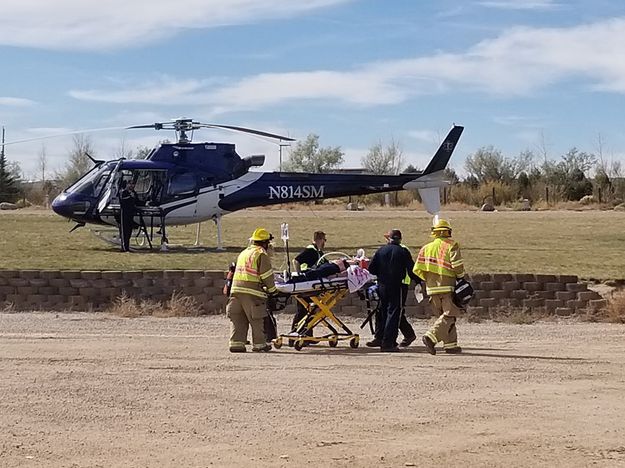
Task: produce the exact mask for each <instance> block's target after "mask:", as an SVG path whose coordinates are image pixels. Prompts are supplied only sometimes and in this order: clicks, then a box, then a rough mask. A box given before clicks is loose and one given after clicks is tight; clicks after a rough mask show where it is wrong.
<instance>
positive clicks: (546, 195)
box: [545, 187, 549, 205]
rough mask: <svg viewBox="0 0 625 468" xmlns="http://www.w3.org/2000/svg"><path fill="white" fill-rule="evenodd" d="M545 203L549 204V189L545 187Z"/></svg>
mask: <svg viewBox="0 0 625 468" xmlns="http://www.w3.org/2000/svg"><path fill="white" fill-rule="evenodd" d="M545 201H546V202H547V205H548V204H549V187H545Z"/></svg>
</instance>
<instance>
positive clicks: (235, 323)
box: [226, 228, 277, 353]
mask: <svg viewBox="0 0 625 468" xmlns="http://www.w3.org/2000/svg"><path fill="white" fill-rule="evenodd" d="M271 239H273V236H272V235H271V234H270V233H269V232H268V231H267V230H266V229H263V228H258V229H256V230H255V231H254V233H253V234H252V237H250V241H251V244H250V246H249V247H248V248H247V249H245V250H244V251H243V252H241V253H240V254H239V257H238V258H237V263H236V268H235V272H234V276H233V278H232V289H231V291H230V299H229V300H228V304H227V305H226V315H227V316H228V318H229V319H230V330H231V333H230V352H232V353H244V352H245V351H246V349H245V343H246V341H247V330H248V326H251V328H252V351H256V352H266V351H269V350H271V345H269V344H267V342H266V341H267V340H266V338H265V330H264V318H265V316H266V315H267V296H268V295H271V294H275V293H276V292H277V289H276V285H275V283H274V279H273V268H272V266H271V261H270V259H269V255H267V249H268V248H269V242H270V241H271Z"/></svg>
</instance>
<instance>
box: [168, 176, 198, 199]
mask: <svg viewBox="0 0 625 468" xmlns="http://www.w3.org/2000/svg"><path fill="white" fill-rule="evenodd" d="M196 190H197V179H196V177H195V174H193V173H191V172H183V173H181V174H174V175H173V176H172V178H171V179H170V180H169V186H168V187H167V194H168V195H169V196H171V197H183V196H185V195H193V194H194V193H195V191H196Z"/></svg>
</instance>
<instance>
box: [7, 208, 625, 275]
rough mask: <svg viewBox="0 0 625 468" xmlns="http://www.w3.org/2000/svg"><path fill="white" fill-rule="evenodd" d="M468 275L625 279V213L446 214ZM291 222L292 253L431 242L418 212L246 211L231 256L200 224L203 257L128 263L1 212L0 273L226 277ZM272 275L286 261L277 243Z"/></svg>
mask: <svg viewBox="0 0 625 468" xmlns="http://www.w3.org/2000/svg"><path fill="white" fill-rule="evenodd" d="M446 216H447V217H448V219H449V220H450V221H451V222H452V224H453V226H454V228H455V232H454V237H455V238H456V239H457V240H458V241H459V242H460V243H461V246H462V249H463V253H464V256H465V257H466V262H465V263H466V265H467V267H468V270H469V271H472V272H534V273H551V274H576V275H579V276H580V277H582V278H596V279H609V278H612V279H621V278H625V255H623V247H624V246H625V212H615V211H584V212H575V211H542V212H495V213H484V212H466V211H452V212H449V213H447V214H446ZM282 222H287V223H289V227H290V232H291V242H290V246H291V250H292V251H293V252H296V251H297V250H298V249H300V248H301V247H303V246H304V245H306V244H307V243H308V241H309V239H308V238H309V236H310V235H311V233H312V232H313V231H314V230H316V229H323V230H325V231H326V232H327V233H328V245H327V249H326V250H338V251H344V252H346V253H354V252H355V251H356V249H357V248H359V247H364V248H365V249H366V250H367V251H368V252H369V253H373V251H374V250H375V249H376V248H377V247H378V246H379V245H380V244H381V243H382V242H383V241H384V239H383V237H382V233H383V232H385V231H387V230H388V229H389V228H391V227H398V228H400V229H401V230H402V231H403V232H404V237H405V243H406V244H407V245H408V246H409V247H411V248H412V250H413V251H416V249H417V248H418V247H419V246H420V245H421V244H423V243H424V242H426V241H427V240H428V238H429V237H428V232H429V231H428V229H429V226H430V223H431V218H430V217H429V215H427V213H424V212H422V211H418V212H415V211H382V210H376V211H364V212H348V211H343V210H340V211H339V210H334V211H333V210H329V209H328V208H326V207H323V208H321V209H317V208H315V207H314V206H311V207H310V209H308V210H300V211H296V210H247V211H244V212H239V213H235V214H232V215H229V216H226V217H225V218H224V219H223V227H224V237H225V246H226V251H225V252H216V251H215V249H214V247H215V245H216V229H215V226H214V224H213V223H211V222H206V223H204V224H203V225H202V231H201V233H202V235H201V241H202V245H203V246H204V247H203V248H196V249H189V248H173V249H172V250H171V251H170V252H168V253H160V252H157V251H154V252H144V253H140V254H129V255H128V254H122V253H119V252H117V249H116V248H115V247H114V246H112V245H109V244H106V243H104V242H102V241H101V240H99V239H97V238H96V237H94V236H93V235H92V234H91V233H90V232H89V230H88V229H86V228H81V229H79V230H77V231H75V232H73V233H71V234H68V231H69V229H70V228H71V227H72V226H73V224H70V223H68V222H66V221H65V220H63V219H61V218H60V217H58V216H56V215H54V214H53V213H51V212H48V211H43V210H25V211H20V212H0V268H4V269H113V270H115V269H202V270H203V269H225V268H226V267H227V265H228V263H229V262H231V261H233V260H234V259H235V258H236V255H237V253H238V252H239V251H240V250H241V248H242V246H244V245H245V244H246V240H247V238H248V237H249V235H250V233H251V232H252V231H253V230H254V229H255V228H256V227H258V226H264V227H266V228H268V229H270V230H271V231H272V232H274V234H277V233H279V228H280V223H282ZM169 237H170V242H171V243H173V244H181V245H191V244H192V243H193V242H194V240H195V226H186V227H173V228H171V229H169ZM277 247H278V249H277V254H276V258H275V260H274V264H275V267H276V268H280V263H281V262H284V258H285V255H284V253H283V252H282V248H281V247H282V243H281V241H280V240H279V239H278V241H277Z"/></svg>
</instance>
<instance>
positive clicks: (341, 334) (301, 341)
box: [273, 285, 360, 351]
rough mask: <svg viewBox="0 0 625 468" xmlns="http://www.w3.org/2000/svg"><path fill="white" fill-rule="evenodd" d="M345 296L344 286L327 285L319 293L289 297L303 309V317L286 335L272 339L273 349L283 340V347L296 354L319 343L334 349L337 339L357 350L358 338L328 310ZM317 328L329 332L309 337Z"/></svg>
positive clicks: (277, 347)
mask: <svg viewBox="0 0 625 468" xmlns="http://www.w3.org/2000/svg"><path fill="white" fill-rule="evenodd" d="M347 294H349V289H348V288H346V287H344V286H339V285H335V286H330V287H326V288H324V289H323V290H319V291H307V292H302V293H298V294H293V297H294V298H295V299H296V300H297V301H298V302H299V303H300V304H302V305H303V306H304V307H306V310H307V313H306V315H305V316H304V317H303V318H302V319H301V320H300V321H299V322H298V323H297V325H296V326H295V329H294V330H292V331H291V332H290V333H287V334H281V335H278V337H277V338H276V339H274V340H273V346H274V347H275V348H276V349H280V348H281V347H282V345H283V344H284V340H288V341H287V344H288V345H289V346H293V347H294V348H295V349H296V350H297V351H300V350H301V349H302V348H303V347H304V346H305V345H306V343H321V342H324V341H327V342H328V344H329V345H330V347H332V348H335V347H336V346H337V345H338V342H339V341H340V340H349V346H350V347H351V348H358V345H359V343H360V335H358V334H356V333H353V332H352V331H351V330H350V329H349V328H348V327H347V325H345V323H343V321H341V320H340V319H339V318H338V317H337V316H336V315H335V314H334V312H333V311H332V308H333V307H334V306H336V304H337V303H338V302H339V301H340V300H341V299H343V298H344V297H345V296H347ZM318 325H322V326H324V327H326V328H327V329H328V330H329V331H330V333H327V334H325V335H322V336H310V335H308V332H309V331H311V330H314V329H315V328H316V327H317V326H318Z"/></svg>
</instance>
